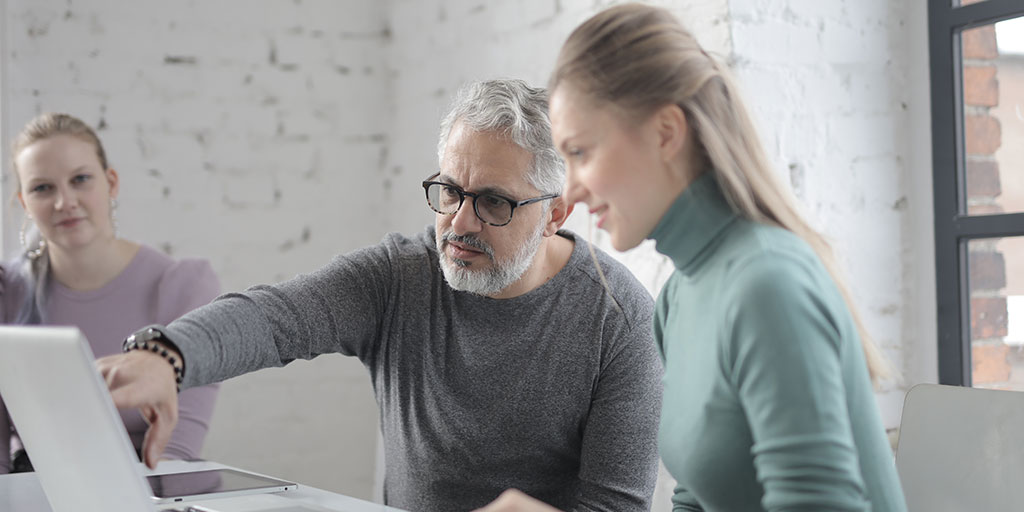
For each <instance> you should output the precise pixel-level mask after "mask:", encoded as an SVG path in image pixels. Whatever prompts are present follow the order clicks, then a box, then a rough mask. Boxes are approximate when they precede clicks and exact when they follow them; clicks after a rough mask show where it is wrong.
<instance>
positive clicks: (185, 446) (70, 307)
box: [0, 246, 220, 474]
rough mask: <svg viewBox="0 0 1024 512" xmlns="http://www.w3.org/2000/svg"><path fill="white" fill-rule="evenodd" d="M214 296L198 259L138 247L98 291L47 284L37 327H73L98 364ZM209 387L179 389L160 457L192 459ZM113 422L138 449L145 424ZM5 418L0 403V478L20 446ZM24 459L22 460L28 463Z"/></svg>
mask: <svg viewBox="0 0 1024 512" xmlns="http://www.w3.org/2000/svg"><path fill="white" fill-rule="evenodd" d="M8 272H9V271H8V270H7V269H4V272H3V277H2V284H3V288H2V289H0V293H2V297H0V308H2V311H0V321H2V322H3V323H11V322H13V321H14V318H15V316H16V315H17V308H18V307H19V305H20V303H21V299H22V297H23V295H22V294H23V293H24V289H23V286H19V284H18V283H17V282H16V280H15V279H13V276H11V275H9V273H8ZM219 293H220V283H219V281H218V280H217V276H216V275H215V274H214V273H213V269H212V268H211V267H210V264H209V263H208V262H207V261H205V260H198V259H182V260H174V259H172V258H170V257H168V256H166V255H165V254H163V253H161V252H159V251H157V250H155V249H153V248H151V247H147V246H142V247H141V248H140V249H139V251H138V253H137V254H136V255H135V257H134V258H133V259H132V261H131V263H129V264H128V266H127V267H125V269H124V270H123V271H122V272H121V273H120V274H119V275H118V276H117V277H115V278H114V279H113V280H112V281H110V282H109V283H107V284H106V285H105V286H103V287H102V288H99V289H96V290H89V291H75V290H72V289H70V288H68V287H66V286H64V285H61V284H60V283H57V282H56V281H55V280H52V279H51V280H50V282H49V284H48V287H47V292H46V295H47V297H48V299H47V302H46V304H45V308H44V309H45V313H44V318H45V323H46V324H47V325H73V326H76V327H78V328H79V329H80V330H81V331H82V333H84V334H85V337H86V338H87V339H88V340H89V345H90V346H91V347H92V351H93V354H95V356H96V357H103V356H107V355H111V354H116V353H118V352H120V351H121V342H122V341H123V340H124V338H125V337H126V336H127V335H129V334H131V333H132V332H133V331H135V330H137V329H139V328H141V327H144V326H146V325H149V324H154V323H158V324H167V323H170V322H171V321H172V320H174V319H176V318H178V317H179V316H181V315H183V314H185V313H187V312H189V311H191V310H192V309H195V308H197V307H199V306H202V305H204V304H206V303H208V302H210V301H211V300H212V299H213V298H214V297H216V296H217V295H218V294H219ZM216 396H217V385H210V386H202V387H198V388H192V389H188V390H185V391H183V392H182V393H181V395H180V397H179V419H178V425H177V427H175V429H174V434H173V435H172V436H171V442H170V444H168V446H167V450H166V451H165V452H164V457H167V458H171V459H191V458H197V457H198V456H199V452H200V450H201V448H202V445H203V439H204V438H205V437H206V432H207V429H208V428H209V424H210V417H211V416H212V414H213V405H214V400H215V399H216ZM120 413H121V419H122V420H123V421H124V425H125V428H126V429H127V430H128V435H129V437H130V438H131V440H132V444H134V445H135V448H136V449H138V448H139V447H140V446H142V438H143V436H144V435H145V432H146V422H145V421H144V420H143V419H142V415H141V414H139V412H138V410H135V409H131V410H128V409H125V410H121V411H120ZM11 429H12V425H11V419H10V418H9V417H8V415H7V411H6V409H5V408H4V407H3V398H2V397H0V474H2V473H7V472H9V471H10V463H11V459H10V454H11V452H12V451H14V450H15V449H17V448H20V447H21V444H20V442H19V440H18V438H17V434H16V433H12V434H8V432H11ZM31 456H32V454H31V453H29V457H31Z"/></svg>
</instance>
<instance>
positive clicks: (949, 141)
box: [928, 0, 1024, 386]
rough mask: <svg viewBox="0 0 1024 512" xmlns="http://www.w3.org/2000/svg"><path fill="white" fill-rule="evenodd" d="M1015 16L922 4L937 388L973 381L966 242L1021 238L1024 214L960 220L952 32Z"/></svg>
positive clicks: (1017, 0) (999, 5) (961, 177)
mask: <svg viewBox="0 0 1024 512" xmlns="http://www.w3.org/2000/svg"><path fill="white" fill-rule="evenodd" d="M1019 16H1024V2H1022V1H1021V0H981V1H979V2H977V3H973V4H969V5H963V6H956V5H953V0H928V47H929V54H930V55H929V67H930V69H931V114H932V177H933V194H934V197H933V199H934V210H935V279H936V281H935V282H936V287H935V292H936V301H937V318H938V357H939V382H940V383H941V384H949V385H956V386H970V385H971V383H972V382H973V380H972V377H971V325H970V296H969V295H970V288H969V285H968V280H967V278H968V272H967V263H968V261H967V257H968V255H967V244H968V243H969V242H970V241H971V240H974V239H981V238H996V237H1006V236H1022V235H1024V213H1005V214H993V215H967V214H966V211H967V209H966V200H967V194H966V172H965V162H966V157H965V153H964V136H963V127H964V102H963V90H962V89H963V87H962V84H963V78H962V71H963V58H962V55H961V45H960V32H961V31H963V30H966V29H970V28H975V27H979V26H984V25H989V24H993V23H995V22H998V21H1002V20H1006V19H1011V18H1016V17H1019Z"/></svg>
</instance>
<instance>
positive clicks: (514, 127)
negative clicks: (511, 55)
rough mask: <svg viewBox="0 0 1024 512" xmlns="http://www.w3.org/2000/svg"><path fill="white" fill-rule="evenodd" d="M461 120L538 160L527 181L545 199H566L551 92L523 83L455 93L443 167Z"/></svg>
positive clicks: (488, 84)
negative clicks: (553, 134) (553, 138)
mask: <svg viewBox="0 0 1024 512" xmlns="http://www.w3.org/2000/svg"><path fill="white" fill-rule="evenodd" d="M456 121H462V122H463V123H464V124H465V125H466V126H467V127H468V128H471V129H473V130H476V131H481V132H484V131H487V132H497V133H499V134H501V135H502V136H504V137H507V138H508V139H509V140H510V141H512V142H513V143H514V144H515V145H517V146H519V147H521V148H523V149H525V150H527V151H529V152H530V154H532V155H533V166H532V167H531V169H530V171H529V172H527V173H526V181H527V182H528V183H529V184H530V185H532V186H533V187H534V188H536V189H537V190H539V191H540V192H541V193H542V194H561V193H562V187H563V186H564V184H565V164H564V163H563V162H562V158H561V157H560V156H559V155H558V151H556V150H555V146H554V143H553V142H552V141H551V120H550V119H548V92H547V90H546V89H543V88H537V87H530V86H529V85H528V84H527V83H526V82H524V81H522V80H512V79H501V80H486V81H482V82H473V83H470V84H466V85H464V86H462V87H461V88H460V89H459V92H457V93H456V94H455V99H454V100H453V101H452V105H451V107H450V108H449V109H448V113H447V114H446V115H445V116H444V119H443V120H442V121H441V138H440V140H438V142H437V159H438V162H439V163H440V161H441V160H442V159H443V158H444V148H445V146H446V145H447V144H448V135H449V134H450V133H451V130H452V126H454V125H455V123H456Z"/></svg>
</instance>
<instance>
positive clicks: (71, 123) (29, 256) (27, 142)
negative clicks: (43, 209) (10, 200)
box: [5, 112, 110, 324]
mask: <svg viewBox="0 0 1024 512" xmlns="http://www.w3.org/2000/svg"><path fill="white" fill-rule="evenodd" d="M58 135H68V136H71V137H75V138H77V139H79V140H82V141H84V142H87V143H89V144H91V145H92V146H93V148H95V149H96V157H97V158H98V159H99V162H100V165H101V166H102V168H103V170H104V171H106V170H107V169H109V168H110V165H109V164H108V163H107V155H106V152H105V151H103V144H102V143H101V142H100V138H99V137H98V136H97V135H96V132H95V131H93V129H92V128H91V127H89V125H88V124H85V122H84V121H82V120H81V119H78V118H77V117H75V116H72V115H69V114H61V113H54V112H47V113H45V114H40V115H38V116H36V117H35V118H33V119H32V120H31V121H29V122H28V124H26V125H25V127H24V128H22V130H21V132H19V133H18V136H17V137H15V138H14V141H13V142H12V143H11V169H12V171H13V173H14V183H15V184H16V185H17V187H16V188H15V191H14V194H13V196H14V197H15V198H16V197H17V196H18V193H19V192H20V190H21V176H20V175H19V173H18V155H19V154H21V152H22V151H24V150H25V148H28V147H29V146H31V145H32V144H35V143H36V142H39V141H41V140H43V139H48V138H50V137H56V136H58ZM26 221H27V219H26ZM23 237H24V240H23V242H24V243H25V245H26V249H27V250H25V251H23V252H22V253H21V254H20V255H19V256H18V257H16V258H14V260H13V261H11V262H8V263H7V265H6V267H7V268H8V273H9V274H8V275H7V276H6V277H5V279H6V281H7V282H8V283H10V284H11V285H13V286H12V287H13V288H17V289H18V290H19V291H21V292H22V300H21V304H20V306H19V307H18V311H17V312H15V313H14V314H13V315H12V318H11V321H12V322H13V323H17V324H40V323H44V322H45V321H46V319H45V308H44V307H43V306H44V304H45V303H46V293H45V292H46V285H47V282H48V280H49V278H50V272H49V269H50V255H49V251H48V248H47V245H46V244H45V243H42V235H41V234H40V233H39V230H38V229H34V228H33V229H32V230H30V231H29V232H27V233H24V234H23Z"/></svg>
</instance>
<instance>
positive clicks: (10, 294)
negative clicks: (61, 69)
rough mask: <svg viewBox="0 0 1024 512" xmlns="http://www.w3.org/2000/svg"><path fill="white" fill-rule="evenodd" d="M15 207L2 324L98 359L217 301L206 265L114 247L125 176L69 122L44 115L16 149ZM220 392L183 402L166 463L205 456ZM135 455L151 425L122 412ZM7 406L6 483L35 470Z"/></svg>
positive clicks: (0, 443) (189, 394) (1, 417)
mask: <svg viewBox="0 0 1024 512" xmlns="http://www.w3.org/2000/svg"><path fill="white" fill-rule="evenodd" d="M12 155H13V156H14V161H13V164H14V165H13V169H14V179H15V181H14V182H15V183H16V185H17V193H16V198H17V200H18V203H19V204H20V205H21V207H22V208H24V210H25V223H24V224H23V227H22V236H21V242H22V245H23V249H24V250H23V253H22V254H21V255H19V256H18V257H17V258H15V259H14V260H12V261H9V262H7V263H6V264H4V265H3V266H2V267H0V321H2V322H3V323H7V324H33V325H39V324H45V325H74V326H77V327H78V328H79V329H80V330H81V331H82V332H83V333H84V334H85V336H86V338H87V339H88V340H89V343H90V345H91V346H92V351H93V353H94V354H95V355H96V357H103V356H105V355H110V354H113V353H116V352H119V351H120V350H121V341H122V340H123V339H124V337H125V336H127V335H128V334H131V333H132V332H133V331H135V330H136V329H139V328H141V327H144V326H145V325H148V324H153V323H158V324H166V323H169V322H170V321H171V320H174V319H175V318H177V317H179V316H181V315H182V314H184V313H186V312H188V311H190V310H192V309H194V308H196V307H198V306H201V305H203V304H206V303H207V302H209V301H210V300H212V299H213V298H214V297H215V296H216V295H217V294H218V293H219V291H220V285H219V283H218V281H217V277H216V275H214V273H213V270H212V269H211V268H210V265H209V263H207V262H206V261H204V260H195V259H182V260H177V261H176V260H174V259H172V258H170V257H168V256H166V255H164V254H163V253H161V252H159V251H157V250H154V249H153V248H150V247H147V246H144V245H140V244H138V243H135V242H132V241H129V240H124V239H121V238H118V237H117V234H116V229H115V222H114V210H115V208H116V205H117V203H116V201H115V199H116V197H117V194H118V190H119V176H118V174H117V172H116V171H115V170H114V169H112V168H111V167H110V166H109V165H108V164H107V158H106V155H105V153H104V151H103V146H102V144H101V143H100V140H99V138H98V137H97V136H96V134H95V133H94V132H93V130H92V129H91V128H89V126H88V125H86V124H85V123H83V122H82V121H81V120H79V119H76V118H74V117H72V116H69V115H66V114H43V115H41V116H39V117H37V118H35V119H33V120H32V121H31V122H29V124H28V125H26V126H25V128H24V129H23V130H22V132H21V133H20V134H19V135H18V137H17V138H16V139H15V141H14V144H13V151H12ZM216 395H217V387H216V386H205V387H201V388H195V389H189V390H186V391H184V392H182V393H181V397H180V401H181V409H180V419H179V421H178V425H177V427H176V428H175V431H174V435H173V437H172V440H171V443H170V445H168V448H167V451H166V452H164V456H165V457H168V458H175V459H189V458H196V457H198V456H199V451H200V449H201V448H202V444H203V439H204V438H205V437H206V431H207V428H208V427H209V421H210V416H211V415H212V413H213V404H214V400H215V398H216ZM121 418H122V420H123V421H124V424H125V427H126V429H127V430H128V434H129V436H130V437H131V440H132V443H133V444H134V445H135V447H136V449H138V448H139V447H140V446H141V445H142V438H143V435H144V434H145V431H146V422H145V420H144V419H143V417H142V415H141V414H140V413H139V411H138V410H134V409H132V410H122V411H121ZM30 469H31V463H30V461H29V458H28V456H26V454H25V452H24V451H23V450H22V449H21V444H20V442H19V440H18V437H17V433H16V431H15V430H14V425H13V424H12V423H11V419H10V418H9V417H8V415H7V411H6V409H5V408H4V407H3V400H2V397H0V473H8V472H12V471H19V470H30Z"/></svg>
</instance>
